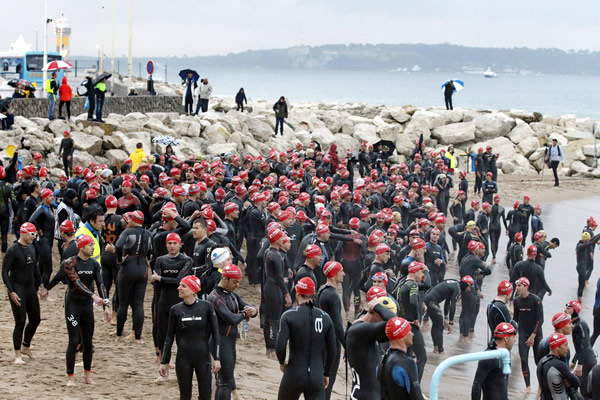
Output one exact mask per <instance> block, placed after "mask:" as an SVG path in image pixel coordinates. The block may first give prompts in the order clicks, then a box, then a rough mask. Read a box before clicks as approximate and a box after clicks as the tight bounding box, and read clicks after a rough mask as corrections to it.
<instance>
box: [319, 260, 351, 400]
mask: <svg viewBox="0 0 600 400" xmlns="http://www.w3.org/2000/svg"><path fill="white" fill-rule="evenodd" d="M323 273H324V274H325V276H326V277H327V283H326V284H325V285H323V286H322V287H321V288H320V289H319V292H318V294H317V303H318V307H319V308H320V309H321V310H323V311H325V312H326V313H327V315H329V316H330V317H331V321H332V323H333V329H334V331H335V336H336V346H335V356H334V359H333V365H332V366H331V371H330V372H329V385H328V386H327V389H326V393H325V398H326V399H327V400H329V399H331V391H332V390H333V385H334V384H335V378H336V376H337V370H338V368H339V366H340V358H341V354H342V346H344V347H346V337H345V334H344V322H343V318H342V302H341V301H340V296H339V295H338V294H337V287H338V286H339V285H340V284H341V283H342V281H343V280H344V274H345V273H344V271H343V267H342V264H340V263H339V262H337V261H329V262H327V263H325V265H324V266H323Z"/></svg>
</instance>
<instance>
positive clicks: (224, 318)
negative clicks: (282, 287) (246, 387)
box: [208, 264, 258, 400]
mask: <svg viewBox="0 0 600 400" xmlns="http://www.w3.org/2000/svg"><path fill="white" fill-rule="evenodd" d="M222 275H223V279H221V282H219V286H217V287H216V288H215V289H214V290H213V291H212V292H211V293H210V295H209V296H208V301H210V303H211V304H212V305H213V307H214V309H215V312H216V313H217V320H218V322H219V334H220V342H221V349H220V350H221V354H220V356H221V370H220V371H219V372H218V373H217V391H216V393H215V400H229V399H231V392H232V391H235V390H237V387H236V384H235V375H234V372H235V362H236V357H237V355H236V348H235V346H236V340H237V336H238V324H239V323H240V322H242V321H243V320H244V319H246V320H248V319H250V318H253V317H256V316H257V315H258V310H257V309H256V308H254V307H252V306H250V305H249V304H247V303H246V302H244V301H243V300H242V299H241V297H240V296H239V295H238V294H237V293H235V292H234V291H235V290H236V289H237V288H238V287H239V286H240V281H241V280H242V271H241V270H240V268H239V267H238V266H237V265H235V264H230V265H226V266H225V267H223V272H222Z"/></svg>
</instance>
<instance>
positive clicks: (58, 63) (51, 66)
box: [42, 60, 73, 71]
mask: <svg viewBox="0 0 600 400" xmlns="http://www.w3.org/2000/svg"><path fill="white" fill-rule="evenodd" d="M72 67H73V66H72V65H71V64H69V63H68V62H66V61H63V60H54V61H50V62H49V63H48V64H46V66H45V67H44V68H42V71H54V70H57V69H69V68H72Z"/></svg>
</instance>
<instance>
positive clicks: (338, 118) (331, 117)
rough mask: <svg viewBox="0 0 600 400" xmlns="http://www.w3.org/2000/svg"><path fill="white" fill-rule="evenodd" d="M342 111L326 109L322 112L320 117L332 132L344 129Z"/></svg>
mask: <svg viewBox="0 0 600 400" xmlns="http://www.w3.org/2000/svg"><path fill="white" fill-rule="evenodd" d="M343 118H345V117H343V116H342V113H341V112H339V111H335V110H330V111H325V112H324V113H323V114H321V116H320V119H321V121H323V123H324V124H325V127H327V129H329V130H330V131H331V133H334V134H335V133H339V132H340V131H341V130H342V119H343Z"/></svg>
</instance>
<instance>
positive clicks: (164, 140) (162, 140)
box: [152, 135, 179, 146]
mask: <svg viewBox="0 0 600 400" xmlns="http://www.w3.org/2000/svg"><path fill="white" fill-rule="evenodd" d="M152 143H159V144H164V145H165V146H179V140H177V139H175V138H174V137H173V136H169V135H161V136H157V137H155V138H154V139H152Z"/></svg>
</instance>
